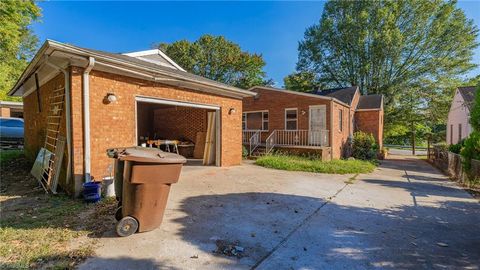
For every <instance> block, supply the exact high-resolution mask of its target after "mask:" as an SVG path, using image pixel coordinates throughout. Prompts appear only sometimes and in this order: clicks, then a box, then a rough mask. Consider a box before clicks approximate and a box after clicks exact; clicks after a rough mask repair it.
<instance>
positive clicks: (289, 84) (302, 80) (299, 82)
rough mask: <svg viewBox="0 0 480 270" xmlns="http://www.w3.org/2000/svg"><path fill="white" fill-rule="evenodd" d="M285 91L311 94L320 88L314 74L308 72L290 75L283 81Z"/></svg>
mask: <svg viewBox="0 0 480 270" xmlns="http://www.w3.org/2000/svg"><path fill="white" fill-rule="evenodd" d="M283 83H284V85H285V89H288V90H294V91H299V92H311V91H312V90H313V89H315V88H321V87H322V86H321V84H320V83H319V82H318V78H316V74H315V73H313V72H310V71H300V72H296V73H292V74H290V75H288V76H287V77H285V78H284V79H283Z"/></svg>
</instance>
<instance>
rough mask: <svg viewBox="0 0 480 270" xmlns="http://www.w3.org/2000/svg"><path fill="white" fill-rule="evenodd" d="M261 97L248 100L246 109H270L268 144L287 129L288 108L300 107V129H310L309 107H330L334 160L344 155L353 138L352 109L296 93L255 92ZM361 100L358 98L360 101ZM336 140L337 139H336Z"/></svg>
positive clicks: (329, 126) (264, 135) (328, 119)
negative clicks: (273, 136) (340, 114)
mask: <svg viewBox="0 0 480 270" xmlns="http://www.w3.org/2000/svg"><path fill="white" fill-rule="evenodd" d="M253 91H254V92H257V93H258V95H257V97H255V98H254V97H248V98H245V99H244V100H243V110H244V111H245V112H247V111H260V110H268V114H269V130H268V132H264V133H262V140H263V141H264V140H265V139H266V138H267V137H268V135H270V133H271V132H272V131H273V130H276V129H278V130H283V129H285V109H286V108H297V110H298V111H297V117H298V120H297V121H298V122H297V123H298V124H297V125H298V129H300V130H308V129H309V106H313V105H325V106H326V122H327V124H326V125H327V129H328V130H329V131H330V132H331V133H332V136H331V137H330V138H331V146H332V156H333V158H340V157H341V156H342V153H343V152H344V150H345V149H344V145H345V143H346V141H347V138H348V135H349V124H348V122H349V117H348V115H349V112H350V108H349V107H348V106H346V105H343V104H341V103H338V102H334V101H331V100H328V99H321V98H316V97H310V96H302V95H298V94H294V93H288V92H280V91H271V90H265V89H254V90H253ZM357 99H358V98H357ZM331 106H333V116H334V118H333V123H334V125H333V127H332V126H331V124H330V123H331V118H330V116H331ZM340 109H341V110H343V130H342V131H340V126H339V123H338V119H339V112H338V110H340ZM332 137H333V138H332Z"/></svg>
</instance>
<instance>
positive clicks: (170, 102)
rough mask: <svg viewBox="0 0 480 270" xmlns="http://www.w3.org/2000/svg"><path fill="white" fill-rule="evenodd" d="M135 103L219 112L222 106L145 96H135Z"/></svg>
mask: <svg viewBox="0 0 480 270" xmlns="http://www.w3.org/2000/svg"><path fill="white" fill-rule="evenodd" d="M135 101H137V102H147V103H156V104H165V105H174V106H182V107H191V108H200V109H209V110H219V109H220V106H216V105H209V104H200V103H190V102H183V101H176V100H168V99H162V98H155V97H145V96H135Z"/></svg>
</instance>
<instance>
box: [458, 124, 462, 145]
mask: <svg viewBox="0 0 480 270" xmlns="http://www.w3.org/2000/svg"><path fill="white" fill-rule="evenodd" d="M461 140H462V123H460V124H458V142H460V141H461Z"/></svg>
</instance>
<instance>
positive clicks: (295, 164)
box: [255, 155, 376, 174]
mask: <svg viewBox="0 0 480 270" xmlns="http://www.w3.org/2000/svg"><path fill="white" fill-rule="evenodd" d="M255 164H257V165H260V166H263V167H266V168H272V169H279V170H286V171H304V172H315V173H332V174H351V173H355V174H356V173H370V172H373V170H374V169H375V168H376V165H375V163H374V162H370V161H364V160H332V161H321V160H318V159H311V158H306V157H299V156H290V155H267V156H263V157H260V158H259V159H257V160H256V161H255Z"/></svg>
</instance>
